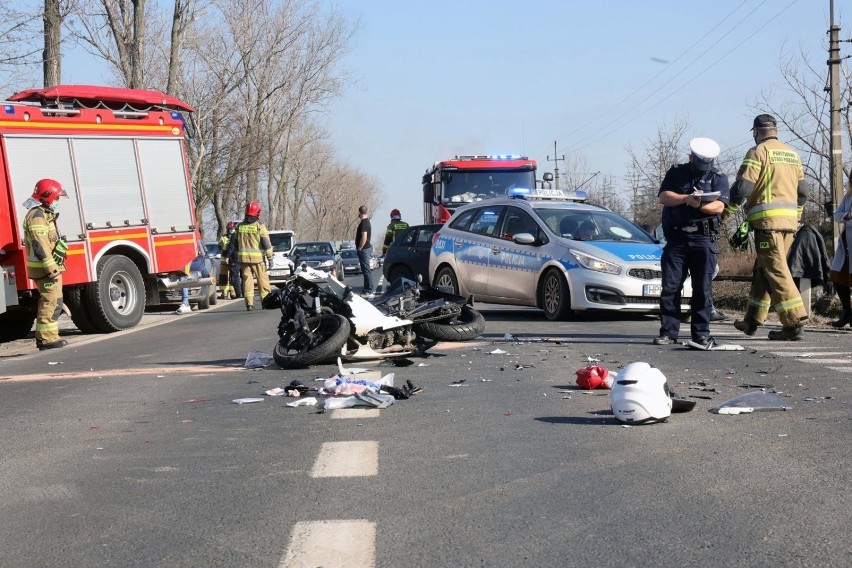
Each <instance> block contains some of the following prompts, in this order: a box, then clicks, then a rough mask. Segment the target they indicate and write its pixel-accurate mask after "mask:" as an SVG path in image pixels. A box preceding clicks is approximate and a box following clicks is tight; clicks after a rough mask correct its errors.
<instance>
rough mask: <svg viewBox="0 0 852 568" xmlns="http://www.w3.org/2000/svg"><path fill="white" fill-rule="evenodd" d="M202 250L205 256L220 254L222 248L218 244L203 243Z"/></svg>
mask: <svg viewBox="0 0 852 568" xmlns="http://www.w3.org/2000/svg"><path fill="white" fill-rule="evenodd" d="M204 249H205V250H206V251H207V254H222V248H221V247H220V246H219V243H204Z"/></svg>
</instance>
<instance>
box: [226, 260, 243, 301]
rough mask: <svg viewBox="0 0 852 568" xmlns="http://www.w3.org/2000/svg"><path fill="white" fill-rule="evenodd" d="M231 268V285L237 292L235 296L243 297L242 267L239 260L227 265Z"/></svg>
mask: <svg viewBox="0 0 852 568" xmlns="http://www.w3.org/2000/svg"><path fill="white" fill-rule="evenodd" d="M228 266H229V267H230V270H231V286H233V287H234V292H235V293H236V294H237V298H242V297H243V275H242V267H241V266H240V263H239V262H231V264H229V265H228Z"/></svg>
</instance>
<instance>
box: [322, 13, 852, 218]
mask: <svg viewBox="0 0 852 568" xmlns="http://www.w3.org/2000/svg"><path fill="white" fill-rule="evenodd" d="M841 4H844V2H842V1H841V0H836V1H835V23H838V24H839V25H841V26H842V25H843V16H844V15H846V14H843V13H842V10H841V8H840V5H841ZM338 6H339V7H340V8H341V9H342V10H343V11H344V12H345V13H346V14H347V15H348V16H349V17H351V18H358V19H359V20H360V23H361V29H360V31H359V33H358V35H357V37H356V40H355V45H354V49H353V51H352V53H351V54H350V55H349V56H348V57H347V58H346V60H345V62H346V64H347V66H348V67H349V69H350V70H351V72H352V74H353V78H354V79H355V80H356V84H355V85H352V86H351V87H350V88H349V89H348V90H347V93H346V95H345V96H344V97H343V99H342V100H341V101H340V102H339V104H337V105H336V106H335V107H334V109H333V113H332V116H331V121H330V126H331V132H332V136H333V139H334V140H335V141H336V144H337V147H338V149H339V150H340V151H341V152H342V153H343V155H344V156H345V157H346V158H348V159H349V160H350V161H351V162H352V163H353V164H355V165H357V166H358V167H360V168H361V169H362V170H364V171H365V172H367V173H371V174H374V175H376V176H377V177H378V178H379V179H380V180H381V181H382V183H383V186H384V191H385V194H386V197H385V199H384V203H383V205H384V209H380V210H379V211H378V212H376V215H375V218H376V219H380V220H381V219H386V218H387V212H388V210H389V209H390V208H392V207H398V208H399V209H400V210H401V211H402V212H403V217H404V219H407V220H409V221H414V222H418V221H420V219H421V218H422V214H421V211H422V205H421V200H420V196H421V193H420V177H421V176H422V174H423V173H424V171H425V170H426V168H427V166H429V165H430V164H432V163H433V162H435V161H438V160H440V159H446V158H447V157H451V156H453V155H455V154H489V153H497V154H505V153H521V154H526V155H528V156H529V157H531V158H533V159H536V160H538V162H539V171H540V172H541V171H552V166H553V164H552V163H548V162H547V161H546V159H545V158H546V156H547V155H549V156H550V157H551V158H552V157H553V156H554V152H553V141H554V140H557V141H558V154H559V155H560V156H561V155H562V154H566V155H569V154H572V153H580V154H582V155H583V156H584V157H585V159H586V162H587V165H588V170H589V172H590V173H592V172H595V171H598V170H600V171H601V172H602V173H603V174H604V175H611V176H613V177H614V178H615V181H616V183H617V184H622V179H623V176H624V174H625V173H626V170H627V167H628V164H629V158H628V155H627V152H626V151H625V148H626V146H627V144H628V143H632V144H633V146H634V147H641V146H642V145H643V143H644V141H645V140H647V139H649V138H653V137H654V136H655V134H656V132H657V129H658V127H659V126H664V125H670V124H672V123H673V122H674V121H675V120H676V119H677V118H678V117H680V118H686V119H688V121H689V123H690V125H691V126H692V128H693V131H691V132H689V133H688V136H687V137H686V140H688V139H689V138H691V137H693V136H709V137H711V138H715V139H716V140H717V141H719V143H720V144H721V145H722V147H723V149H724V148H730V147H734V146H738V145H741V144H744V143H746V142H748V141H750V134H749V129H750V128H751V120H752V118H753V116H754V113H753V112H752V111H750V110H749V108H748V105H749V103H751V102H753V101H754V100H755V98H756V97H757V96H758V94H759V93H760V91H761V89H774V91H775V92H776V94H777V96H779V97H781V96H785V95H784V93H783V92H782V90H781V89H782V86H781V82H782V77H781V76H780V72H779V71H778V66H777V62H778V60H779V57H780V55H781V52H782V49H784V48H785V46H786V48H787V49H793V50H798V49H799V48H800V47H801V48H803V49H805V50H806V51H808V52H809V53H810V55H811V56H810V60H811V61H813V62H814V64H815V65H816V66H817V67H819V68H821V69H822V68H824V67H825V60H826V59H827V53H826V52H825V51H824V46H825V45H827V36H826V31H827V29H828V20H829V18H828V14H829V9H828V6H829V2H828V0H798V1H791V0H772V1H764V0H745V1H744V0H716V1H713V2H708V1H695V0H687V1H680V2H675V1H668V0H666V1H664V0H642V1H633V0H607V1H587V0H586V1H578V0H562V1H559V0H527V1H524V2H518V1H508V0H490V1H488V2H485V1H465V0H453V1H450V0H433V1H430V2H422V3H421V2H400V1H391V0H341V1H340V2H339V3H338ZM788 6H789V7H788ZM785 8H786V10H785ZM726 18H727V19H726ZM714 28H715V30H714ZM711 30H712V31H711ZM850 31H852V30H850V29H843V30H841V37H842V38H843V37H850V35H852V34H850V33H849V32H850ZM708 33H709V35H707V36H706V37H703V36H705V34H708ZM702 37H703V39H701V38H702ZM699 40H700V41H699ZM696 42H697V45H695V44H696ZM693 46H694V47H693ZM690 48H691V49H690ZM842 50H843V51H844V52H845V53H848V52H849V51H850V48H849V44H843V47H842ZM654 58H656V59H660V60H665V61H669V62H670V63H669V64H664V63H660V62H658V61H655V60H654ZM669 81H670V82H669ZM667 82H669V83H668V84H667V85H665V86H663V85H664V84H665V83H667ZM661 87H662V88H661ZM637 89H639V91H638V92H635V91H637ZM658 89H659V91H658V92H656V93H654V91H655V90H658ZM634 92H635V94H634ZM625 98H626V99H627V100H625ZM646 99H647V100H646ZM655 105H656V106H655ZM782 136H783V134H782ZM747 147H748V146H747V145H746V146H743V147H742V151H743V153H744V151H745V149H747ZM686 152H687V150H686V148H684V157H685V155H686ZM731 173H733V172H731Z"/></svg>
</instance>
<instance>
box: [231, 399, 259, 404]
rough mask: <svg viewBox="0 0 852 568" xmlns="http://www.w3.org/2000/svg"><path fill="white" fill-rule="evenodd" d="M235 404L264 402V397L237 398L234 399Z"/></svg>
mask: <svg viewBox="0 0 852 568" xmlns="http://www.w3.org/2000/svg"><path fill="white" fill-rule="evenodd" d="M231 402H233V403H234V404H250V403H252V402H263V399H262V398H235V399H234V400H232V401H231Z"/></svg>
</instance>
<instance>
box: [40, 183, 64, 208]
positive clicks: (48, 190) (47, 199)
mask: <svg viewBox="0 0 852 568" xmlns="http://www.w3.org/2000/svg"><path fill="white" fill-rule="evenodd" d="M60 197H68V194H67V193H65V190H64V189H62V184H61V183H59V182H58V181H56V180H55V179H49V178H45V179H40V180H38V181H37V182H36V184H35V189H33V199H35V200H36V201H39V202H41V203H43V204H45V205H53V204H54V203H55V202H56V200H57V199H59V198H60Z"/></svg>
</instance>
